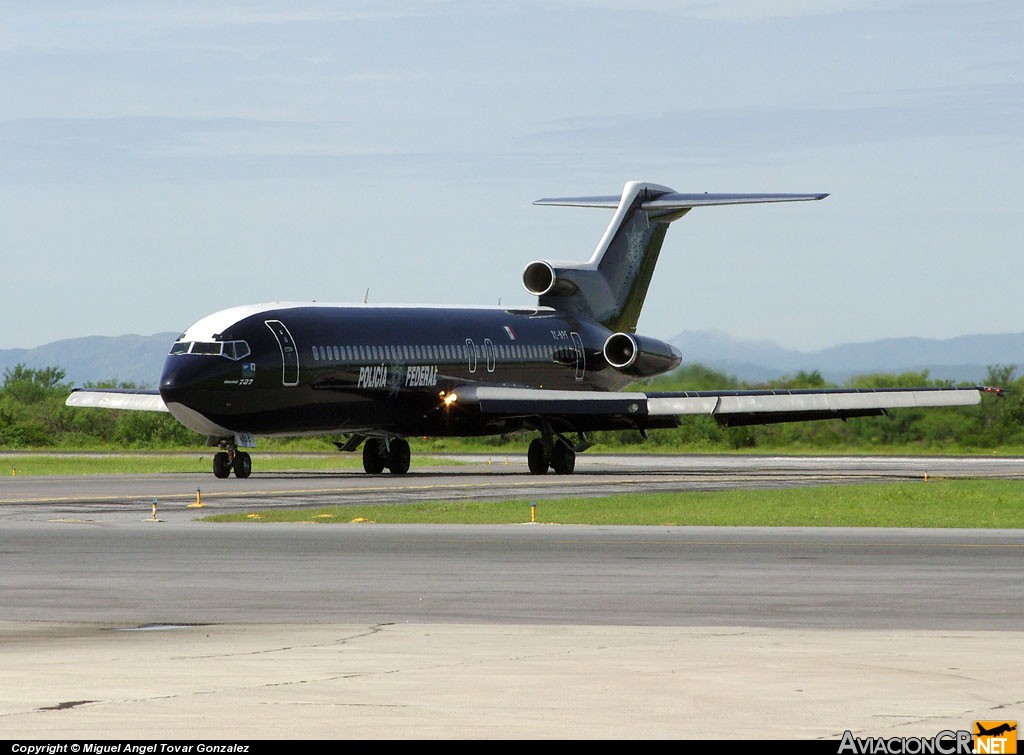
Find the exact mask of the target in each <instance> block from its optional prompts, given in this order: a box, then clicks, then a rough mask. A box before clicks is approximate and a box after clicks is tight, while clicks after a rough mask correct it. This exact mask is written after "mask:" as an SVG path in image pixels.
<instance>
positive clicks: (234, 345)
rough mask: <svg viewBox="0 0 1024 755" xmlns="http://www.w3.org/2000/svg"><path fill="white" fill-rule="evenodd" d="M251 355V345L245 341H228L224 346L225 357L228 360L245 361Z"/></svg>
mask: <svg viewBox="0 0 1024 755" xmlns="http://www.w3.org/2000/svg"><path fill="white" fill-rule="evenodd" d="M249 354H250V351H249V344H248V343H246V342H245V341H228V342H226V343H225V344H224V356H226V357H227V358H228V359H244V358H245V357H247V356H249Z"/></svg>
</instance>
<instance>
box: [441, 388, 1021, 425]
mask: <svg viewBox="0 0 1024 755" xmlns="http://www.w3.org/2000/svg"><path fill="white" fill-rule="evenodd" d="M983 392H992V393H1001V389H998V388H989V387H984V386H970V387H955V388H954V387H948V388H947V387H936V388H931V387H929V388H861V389H853V388H850V389H821V390H817V389H812V390H747V391H678V392H672V393H641V392H632V391H621V392H602V391H556V390H543V389H535V388H503V387H490V386H467V387H465V388H462V389H461V390H459V391H457V394H458V403H459V405H460V406H465V405H467V404H468V405H476V406H477V407H478V408H479V411H480V412H481V413H482V414H496V415H506V416H530V415H533V416H537V415H540V416H551V415H558V416H563V417H574V416H575V417H586V416H590V417H594V416H596V415H605V416H615V417H623V418H630V417H632V418H636V419H637V420H638V421H642V420H643V419H644V418H647V417H670V416H677V417H678V416H682V415H686V414H706V415H710V416H712V417H714V418H715V420H716V421H717V422H718V423H719V424H721V425H724V426H726V427H733V426H739V425H760V424H772V423H776V422H801V421H805V420H815V419H847V418H849V417H867V416H872V415H880V414H885V413H886V411H887V410H888V409H907V408H915V407H918V408H920V407H939V406H969V405H971V404H977V403H980V402H981V394H982V393H983Z"/></svg>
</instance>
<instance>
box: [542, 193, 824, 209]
mask: <svg viewBox="0 0 1024 755" xmlns="http://www.w3.org/2000/svg"><path fill="white" fill-rule="evenodd" d="M827 196H828V194H708V193H707V192H704V193H703V194H676V193H674V192H669V193H666V194H659V195H657V197H655V198H654V199H648V200H647V201H645V202H642V203H641V205H640V209H642V210H647V211H648V212H656V211H667V210H685V209H689V208H691V207H710V206H713V205H720V204H761V203H765V202H807V201H811V200H815V199H824V198H825V197H827ZM621 201H622V197H621V196H620V195H615V196H609V197H564V198H547V199H538V200H537V201H536V202H534V204H538V205H552V206H558V207H603V208H605V209H609V210H614V209H615V208H616V207H618V206H619V203H620V202H621Z"/></svg>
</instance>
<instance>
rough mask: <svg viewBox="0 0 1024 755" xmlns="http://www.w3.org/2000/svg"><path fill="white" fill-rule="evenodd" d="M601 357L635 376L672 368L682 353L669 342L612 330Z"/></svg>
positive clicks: (651, 375) (647, 375)
mask: <svg viewBox="0 0 1024 755" xmlns="http://www.w3.org/2000/svg"><path fill="white" fill-rule="evenodd" d="M603 351H604V358H605V359H606V360H607V361H608V364H610V365H611V366H612V367H614V368H615V369H617V370H619V371H620V372H623V373H625V374H626V375H633V376H635V377H654V376H655V375H661V374H663V373H665V372H669V371H670V370H674V369H675V368H676V367H678V366H679V364H680V362H682V361H683V355H682V354H680V353H679V350H678V349H676V347H674V346H672V345H671V344H668V343H665V342H664V341H659V340H658V339H656V338H647V337H645V336H638V335H634V334H631V333H613V334H612V335H610V336H608V340H606V341H605V342H604V349H603Z"/></svg>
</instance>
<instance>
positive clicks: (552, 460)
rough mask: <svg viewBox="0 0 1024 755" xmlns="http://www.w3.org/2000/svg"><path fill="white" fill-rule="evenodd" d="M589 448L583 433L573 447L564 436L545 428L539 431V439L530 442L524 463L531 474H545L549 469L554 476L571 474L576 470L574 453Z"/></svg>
mask: <svg viewBox="0 0 1024 755" xmlns="http://www.w3.org/2000/svg"><path fill="white" fill-rule="evenodd" d="M589 447H590V443H588V442H587V439H586V436H584V435H583V433H580V442H579V443H577V444H576V445H575V446H573V445H571V444H570V443H569V441H568V440H567V439H566V438H565V437H564V436H562V435H557V434H555V433H553V432H552V431H551V429H550V428H547V427H545V428H543V429H542V430H541V437H539V438H535V439H534V440H533V441H531V442H530V447H529V449H528V450H527V452H526V463H527V465H528V466H529V467H530V473H531V474H547V471H548V469H549V468H550V469H552V470H554V472H555V474H572V473H573V472H574V471H575V470H576V451H583V450H585V449H587V448H589Z"/></svg>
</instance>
